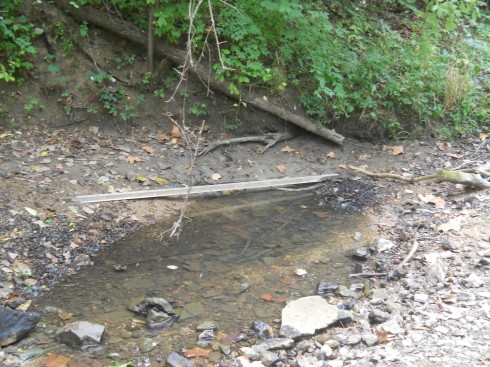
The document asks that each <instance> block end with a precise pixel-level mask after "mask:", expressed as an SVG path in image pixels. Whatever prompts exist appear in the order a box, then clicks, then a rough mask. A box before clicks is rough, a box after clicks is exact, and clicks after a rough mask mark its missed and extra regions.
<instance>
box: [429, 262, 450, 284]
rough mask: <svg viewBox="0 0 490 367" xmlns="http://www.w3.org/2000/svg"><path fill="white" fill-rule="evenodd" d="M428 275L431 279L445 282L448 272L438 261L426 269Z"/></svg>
mask: <svg viewBox="0 0 490 367" xmlns="http://www.w3.org/2000/svg"><path fill="white" fill-rule="evenodd" d="M426 275H427V277H428V278H429V280H432V281H434V282H435V283H438V282H443V281H444V279H445V278H446V272H445V271H444V269H443V268H442V266H441V264H438V263H435V264H431V265H429V267H428V268H427V271H426Z"/></svg>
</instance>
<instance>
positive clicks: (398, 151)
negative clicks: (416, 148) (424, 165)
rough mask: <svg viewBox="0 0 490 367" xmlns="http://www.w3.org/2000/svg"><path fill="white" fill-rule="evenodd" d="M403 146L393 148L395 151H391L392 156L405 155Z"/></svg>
mask: <svg viewBox="0 0 490 367" xmlns="http://www.w3.org/2000/svg"><path fill="white" fill-rule="evenodd" d="M403 153H404V152H403V145H395V146H394V147H393V150H392V151H391V154H392V155H399V154H403Z"/></svg>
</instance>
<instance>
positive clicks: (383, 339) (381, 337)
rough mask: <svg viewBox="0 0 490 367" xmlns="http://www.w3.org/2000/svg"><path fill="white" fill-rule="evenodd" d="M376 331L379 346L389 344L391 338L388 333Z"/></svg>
mask: <svg viewBox="0 0 490 367" xmlns="http://www.w3.org/2000/svg"><path fill="white" fill-rule="evenodd" d="M374 330H375V332H376V336H377V337H378V343H379V344H385V343H388V342H389V341H390V338H389V336H388V333H387V332H386V331H383V330H379V329H374Z"/></svg>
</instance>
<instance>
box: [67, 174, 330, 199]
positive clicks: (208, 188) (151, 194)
mask: <svg viewBox="0 0 490 367" xmlns="http://www.w3.org/2000/svg"><path fill="white" fill-rule="evenodd" d="M336 176H338V175H337V174H335V173H331V174H325V175H318V176H303V177H290V178H287V177H286V178H279V179H271V180H262V181H250V182H236V183H225V184H216V185H204V186H192V187H190V188H189V187H177V188H170V189H157V190H142V191H131V192H121V193H114V194H96V195H81V196H76V197H75V198H74V199H73V201H76V202H78V203H96V202H101V201H114V200H134V199H148V198H158V197H168V196H185V195H188V194H189V195H195V194H207V193H212V192H220V191H234V190H251V189H271V188H275V187H284V186H291V185H300V184H307V183H315V182H322V181H325V180H326V179H327V178H331V177H336Z"/></svg>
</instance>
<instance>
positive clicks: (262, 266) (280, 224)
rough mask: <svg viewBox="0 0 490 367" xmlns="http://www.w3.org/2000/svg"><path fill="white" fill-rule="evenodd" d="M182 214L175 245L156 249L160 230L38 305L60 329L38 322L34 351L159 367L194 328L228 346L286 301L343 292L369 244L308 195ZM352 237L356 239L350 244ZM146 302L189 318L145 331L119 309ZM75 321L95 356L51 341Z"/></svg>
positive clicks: (245, 199)
mask: <svg viewBox="0 0 490 367" xmlns="http://www.w3.org/2000/svg"><path fill="white" fill-rule="evenodd" d="M187 214H188V218H187V220H186V221H185V226H184V229H183V231H182V233H181V235H180V237H179V239H175V238H172V239H170V238H168V236H166V237H165V236H164V237H163V240H161V239H158V237H159V235H160V234H161V233H162V232H164V231H165V230H167V229H168V228H169V227H170V225H169V224H168V223H162V224H159V225H154V226H152V227H150V228H147V229H145V230H142V231H140V232H138V233H135V234H133V235H131V236H130V237H128V238H126V239H125V240H124V241H122V242H120V243H118V244H116V245H114V246H111V247H110V248H108V249H106V250H105V251H103V252H102V253H101V254H99V256H98V257H97V259H96V260H95V264H94V266H91V267H88V268H84V269H82V270H81V271H80V272H79V273H78V274H77V275H76V276H75V277H66V278H64V279H63V281H62V284H61V285H60V286H59V287H57V288H56V289H55V290H53V291H52V292H51V293H49V294H47V295H46V296H44V297H42V298H41V299H39V300H38V301H37V304H36V305H35V309H37V310H43V309H45V308H46V306H50V307H55V308H58V309H60V310H62V311H63V314H62V315H61V316H62V318H67V317H69V319H68V320H66V321H62V320H61V319H60V316H59V315H57V314H55V313H52V314H49V313H46V314H44V316H43V318H42V320H41V322H40V324H42V326H44V328H43V327H42V328H40V330H39V332H38V333H37V334H35V337H36V338H37V339H38V341H40V343H48V345H50V348H52V350H53V351H54V352H55V353H59V354H65V355H67V354H70V355H72V358H73V362H74V363H75V362H77V361H78V363H79V364H81V365H87V366H89V365H104V363H106V364H109V361H107V360H106V358H107V356H108V355H110V354H111V353H118V354H119V357H117V360H125V361H127V360H132V361H134V362H135V363H136V364H137V365H141V366H157V365H162V362H161V361H162V360H164V359H165V358H166V356H167V355H168V353H170V352H171V351H180V350H181V349H182V348H186V347H187V348H190V347H192V346H193V344H194V342H195V341H196V338H197V336H198V332H196V331H195V327H196V325H198V324H200V323H202V322H203V321H209V320H211V321H213V322H214V323H216V324H217V325H218V327H219V330H220V331H221V332H222V333H224V334H226V335H227V336H229V338H230V340H231V339H232V338H233V337H234V336H236V335H238V334H239V333H240V332H241V331H242V330H243V329H244V327H248V326H250V324H251V323H252V321H264V322H268V323H271V324H272V323H273V321H274V320H276V319H278V318H280V315H281V309H282V307H283V306H284V302H285V301H287V300H291V299H295V298H298V297H301V296H307V295H312V294H314V291H315V287H316V284H317V283H318V281H320V280H328V281H337V282H340V283H344V284H349V283H350V281H349V279H348V274H349V273H352V272H353V266H354V263H353V262H352V261H351V260H350V259H349V258H348V257H347V256H346V253H348V251H349V250H350V249H352V248H354V247H359V246H362V245H365V244H367V243H370V242H372V240H373V236H374V230H373V228H372V226H371V223H370V222H369V220H368V218H367V217H365V216H363V215H362V214H358V213H354V214H353V213H343V212H338V211H335V212H329V211H328V210H326V209H325V208H324V207H323V206H321V205H319V203H318V200H317V199H316V198H315V197H314V196H313V195H312V194H311V193H308V194H305V193H301V194H298V193H287V192H272V193H271V192H268V193H253V194H250V193H248V194H235V195H231V196H225V197H220V198H215V199H208V200H206V201H204V202H200V203H199V205H198V207H197V206H196V207H195V208H194V209H192V210H190V211H189V212H188V213H187ZM355 232H360V233H361V234H362V238H361V240H360V241H358V242H356V241H355V240H354V233H355ZM118 266H119V267H120V266H124V267H126V270H125V271H116V270H115V267H118ZM298 269H303V270H305V271H306V275H303V276H298V275H297V274H296V271H297V270H298ZM148 296H152V297H163V298H165V299H167V300H168V301H169V302H171V303H172V305H173V306H174V308H175V309H176V311H177V312H179V313H180V312H182V311H185V312H184V313H183V314H182V315H186V316H184V317H188V316H189V318H186V319H184V320H179V322H177V323H175V324H173V325H172V326H171V327H170V328H169V329H166V330H163V331H159V332H155V331H149V330H147V329H146V327H145V323H144V320H143V319H142V318H140V317H139V316H137V315H135V314H133V313H131V312H129V311H128V310H127V305H128V303H130V302H132V301H136V300H140V299H143V298H144V297H148ZM264 297H268V298H272V299H273V301H272V302H265V301H264V300H263V298H264ZM70 314H71V316H70ZM192 315H193V316H192ZM190 316H192V317H190ZM81 320H86V321H90V322H95V323H103V324H105V325H106V330H107V331H106V337H105V339H104V343H103V345H102V346H101V347H100V348H97V349H95V350H92V351H88V352H85V353H79V352H75V353H73V350H70V349H69V348H68V347H66V346H63V345H59V344H57V343H54V342H53V341H52V338H53V335H54V330H55V329H56V328H57V327H59V326H62V325H63V324H64V323H66V322H74V321H81ZM222 336H223V335H222ZM223 337H224V336H223ZM225 339H226V337H225ZM214 358H215V359H218V358H219V355H216V354H215V355H214Z"/></svg>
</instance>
